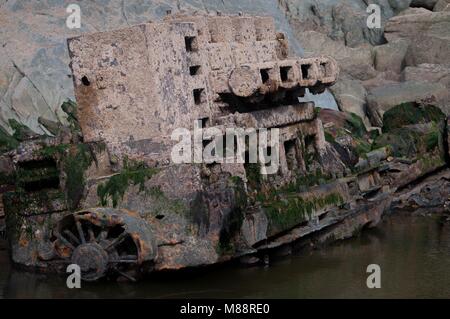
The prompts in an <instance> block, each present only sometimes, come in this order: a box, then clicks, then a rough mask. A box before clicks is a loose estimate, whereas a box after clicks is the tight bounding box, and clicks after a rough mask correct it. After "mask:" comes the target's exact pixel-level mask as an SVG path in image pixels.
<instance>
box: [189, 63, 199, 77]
mask: <svg viewBox="0 0 450 319" xmlns="http://www.w3.org/2000/svg"><path fill="white" fill-rule="evenodd" d="M200 73H201V68H200V65H193V66H190V67H189V74H190V75H192V76H194V75H197V74H200Z"/></svg>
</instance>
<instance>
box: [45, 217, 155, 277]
mask: <svg viewBox="0 0 450 319" xmlns="http://www.w3.org/2000/svg"><path fill="white" fill-rule="evenodd" d="M53 235H54V241H53V247H54V249H55V251H56V254H57V255H58V256H59V258H61V259H63V260H64V261H66V262H67V263H71V264H76V265H78V266H79V267H80V270H81V278H82V279H83V280H85V281H95V280H98V279H100V278H102V277H104V276H106V275H121V276H124V277H126V278H128V279H129V280H132V281H135V275H136V273H137V272H139V271H142V270H143V269H145V270H148V269H147V266H149V265H150V264H151V263H152V262H153V260H154V259H155V257H156V245H155V242H154V239H153V236H152V231H151V229H150V226H149V225H148V224H147V223H146V222H145V221H144V220H143V219H142V218H140V217H139V215H137V214H136V213H133V212H130V211H127V210H118V209H111V208H95V209H90V210H88V211H82V212H77V213H74V214H70V215H67V216H65V217H64V218H62V219H61V220H60V222H59V223H58V225H57V227H56V228H55V229H54V231H53Z"/></svg>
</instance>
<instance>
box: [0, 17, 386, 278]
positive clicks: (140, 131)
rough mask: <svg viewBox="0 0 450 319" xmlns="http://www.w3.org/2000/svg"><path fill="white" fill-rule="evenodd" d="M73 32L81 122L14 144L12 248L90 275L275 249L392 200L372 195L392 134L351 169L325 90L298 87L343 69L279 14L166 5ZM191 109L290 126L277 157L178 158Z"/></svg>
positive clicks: (240, 121) (222, 125)
mask: <svg viewBox="0 0 450 319" xmlns="http://www.w3.org/2000/svg"><path fill="white" fill-rule="evenodd" d="M68 47H69V53H70V57H71V67H72V70H73V79H74V87H75V93H76V99H77V107H75V105H74V104H71V103H66V104H65V105H64V106H63V108H64V110H65V111H66V112H67V113H68V114H69V122H70V132H69V131H68V130H62V132H61V133H60V134H59V135H58V136H57V137H52V138H42V139H39V140H34V141H29V142H25V143H22V144H21V145H20V147H19V148H18V149H17V150H15V151H13V152H11V153H10V154H8V156H9V157H8V158H9V160H10V161H11V163H13V165H14V167H15V174H16V175H15V176H16V181H15V182H16V185H17V189H16V191H14V192H9V193H5V194H4V196H3V200H4V202H5V210H6V217H7V222H8V227H7V228H8V237H9V239H10V243H11V249H12V258H13V261H14V262H15V263H16V264H20V265H24V266H29V267H37V268H39V269H41V270H48V271H60V272H63V271H65V266H66V265H67V264H69V263H77V264H79V265H80V266H81V268H82V271H83V278H84V279H86V280H95V279H98V278H100V277H103V276H105V275H106V276H116V275H122V276H125V277H127V278H130V279H133V278H135V277H136V274H137V273H142V272H144V273H145V272H149V271H161V270H176V269H181V268H187V267H198V266H204V265H211V264H215V263H219V262H223V261H227V260H230V259H233V258H238V257H242V256H246V255H259V254H266V252H267V251H268V249H271V248H277V247H283V246H284V245H288V244H290V243H292V242H294V241H296V240H298V239H301V238H305V237H307V236H309V235H311V234H319V236H320V237H321V240H323V241H326V240H327V239H329V238H345V237H348V236H350V235H351V233H352V232H353V231H354V230H355V229H358V228H361V227H363V226H371V225H374V224H376V223H377V222H378V220H379V218H380V216H381V214H382V212H383V210H384V209H385V208H386V207H387V206H388V205H389V198H388V196H387V195H386V194H384V193H381V194H377V195H376V196H375V195H374V194H375V193H377V191H378V190H379V189H381V186H380V185H382V184H383V178H384V177H383V176H382V174H383V173H380V172H381V171H379V170H378V168H376V167H375V168H374V167H373V166H374V163H375V162H376V163H379V162H380V161H381V160H384V159H385V158H386V157H387V155H386V150H384V151H379V152H378V153H376V156H375V155H374V156H375V157H376V159H375V160H372V159H371V157H369V159H371V160H370V161H369V163H368V164H367V165H366V166H367V167H365V168H364V170H363V171H361V172H359V173H355V172H354V171H352V169H353V167H351V168H349V167H347V166H346V164H344V163H343V162H342V161H341V159H340V158H341V157H340V156H339V154H338V153H337V151H336V150H335V149H334V148H333V147H331V146H330V144H329V143H327V142H326V141H325V137H324V129H323V126H322V122H321V120H320V119H319V118H318V117H317V111H316V109H315V106H314V104H313V103H299V102H298V97H300V96H303V95H304V93H305V90H306V89H308V90H310V91H311V92H312V93H320V92H323V91H324V90H325V89H326V87H327V86H330V85H332V84H333V83H334V82H335V81H336V79H337V76H338V68H337V65H336V62H335V61H334V60H333V59H332V58H329V57H315V58H298V57H292V56H290V55H289V49H288V43H287V39H286V38H285V36H284V35H283V34H282V33H277V32H276V31H275V27H274V22H273V19H272V18H270V17H251V16H222V15H219V16H208V15H190V16H187V15H170V16H168V17H167V18H166V19H165V20H163V21H161V22H157V23H146V24H141V25H137V26H132V27H129V28H126V29H123V30H117V31H110V32H102V33H96V34H90V35H83V36H80V37H76V38H72V39H69V41H68ZM195 121H200V122H201V123H202V125H203V126H204V127H205V128H212V127H215V128H218V129H219V130H221V131H222V132H224V134H225V129H226V128H244V129H246V128H268V129H270V128H278V129H279V130H280V141H279V142H280V143H279V145H280V148H279V151H280V154H279V158H280V169H279V170H278V172H277V173H275V174H272V175H267V176H262V175H260V167H259V165H258V164H251V163H238V162H232V163H219V162H215V163H192V164H189V163H185V164H174V163H173V162H172V161H171V157H170V154H171V150H172V148H173V146H174V144H175V143H176V142H175V141H173V140H172V139H171V133H172V132H173V130H174V129H176V128H180V127H184V128H188V129H192V126H193V123H194V122H195ZM207 143H208V141H206V143H205V147H206V145H207ZM267 151H268V150H267ZM380 154H381V155H380ZM380 158H381V159H380ZM377 165H378V164H377ZM366 197H367V198H366ZM369 197H370V199H369ZM356 201H358V205H356ZM348 218H351V219H352V223H347V222H346V221H347V220H348ZM322 230H323V231H324V232H319V231H322Z"/></svg>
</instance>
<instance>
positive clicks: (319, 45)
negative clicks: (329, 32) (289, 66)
mask: <svg viewBox="0 0 450 319" xmlns="http://www.w3.org/2000/svg"><path fill="white" fill-rule="evenodd" d="M296 36H297V38H298V39H299V40H300V42H301V43H302V44H303V46H304V47H305V56H316V55H320V54H324V53H326V54H327V55H330V56H332V57H334V58H335V59H336V60H337V61H338V64H339V68H340V70H341V72H342V73H343V74H348V75H350V76H351V77H353V78H355V79H359V80H368V79H371V78H373V77H375V76H376V74H377V72H376V71H375V69H374V67H373V61H374V57H373V48H372V46H370V45H361V46H359V47H357V48H350V47H348V46H346V45H345V44H344V43H343V42H339V41H333V40H331V39H330V38H329V37H328V36H326V35H325V34H322V33H320V32H316V31H305V32H301V33H299V34H296Z"/></svg>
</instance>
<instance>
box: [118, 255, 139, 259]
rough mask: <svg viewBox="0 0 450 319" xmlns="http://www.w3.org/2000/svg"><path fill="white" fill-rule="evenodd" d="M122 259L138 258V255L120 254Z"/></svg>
mask: <svg viewBox="0 0 450 319" xmlns="http://www.w3.org/2000/svg"><path fill="white" fill-rule="evenodd" d="M119 258H120V259H124V260H137V259H138V256H136V255H121V256H119Z"/></svg>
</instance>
